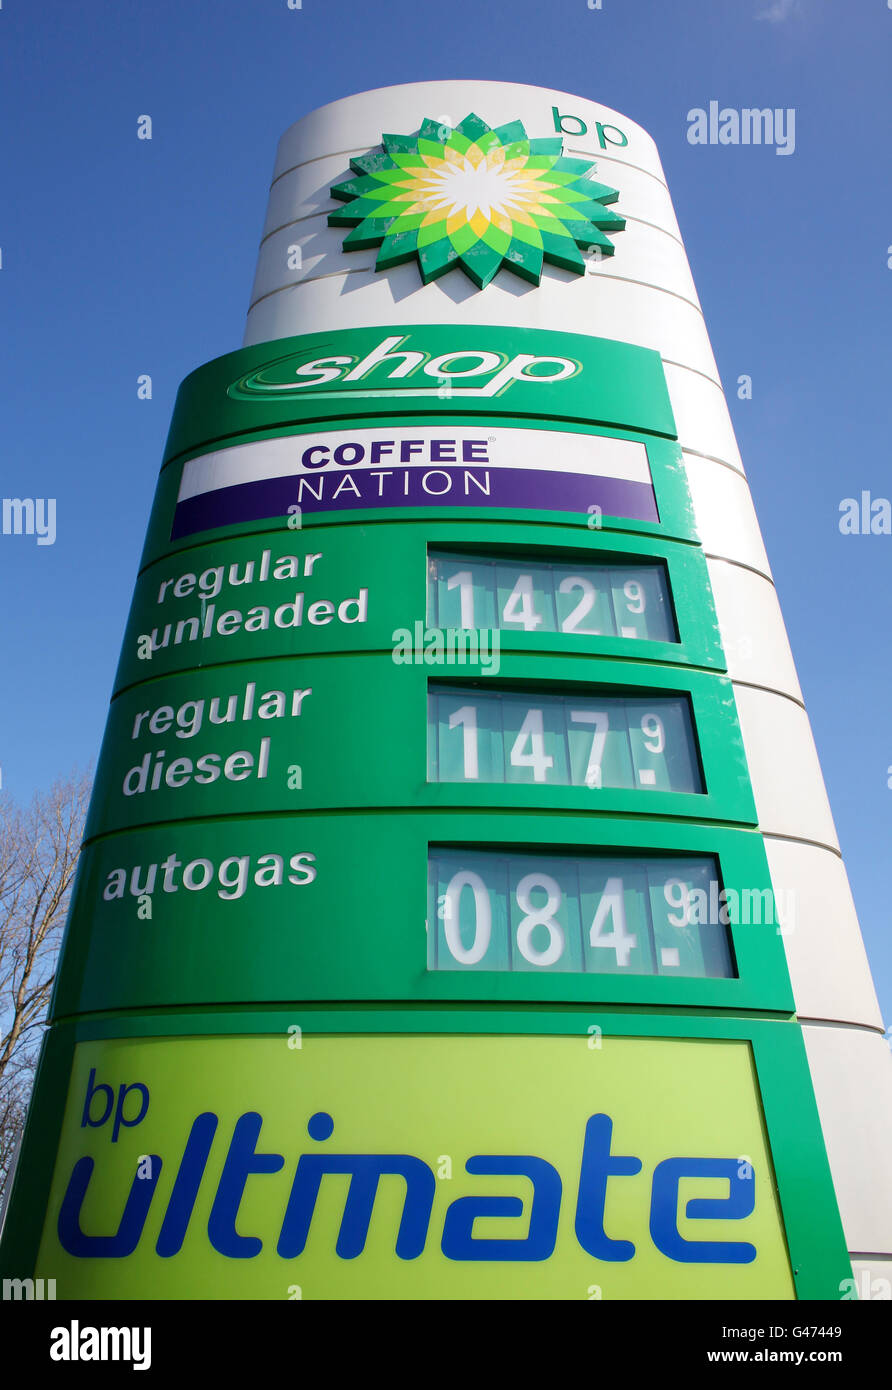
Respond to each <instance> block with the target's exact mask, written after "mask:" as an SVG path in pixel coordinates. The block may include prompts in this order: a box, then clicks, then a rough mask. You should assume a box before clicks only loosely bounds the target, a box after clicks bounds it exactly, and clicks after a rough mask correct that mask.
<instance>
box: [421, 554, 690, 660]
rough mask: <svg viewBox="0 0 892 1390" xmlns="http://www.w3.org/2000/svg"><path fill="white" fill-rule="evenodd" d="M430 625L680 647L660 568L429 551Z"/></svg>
mask: <svg viewBox="0 0 892 1390" xmlns="http://www.w3.org/2000/svg"><path fill="white" fill-rule="evenodd" d="M428 621H429V622H430V623H432V624H433V625H434V626H435V627H441V628H449V627H456V628H489V629H493V628H500V629H502V630H504V631H509V632H564V633H568V634H575V635H577V636H579V637H634V638H642V639H644V640H645V641H651V642H677V641H678V634H677V632H676V629H675V620H674V618H673V615H672V605H671V602H670V599H669V585H668V581H667V578H666V570H665V567H664V566H663V565H662V564H660V563H659V562H655V563H653V564H637V565H593V564H586V563H577V562H576V561H573V562H568V561H563V562H557V561H556V562H554V563H549V562H547V561H536V562H534V563H531V562H529V561H526V560H520V559H518V560H513V559H511V558H510V557H506V558H504V559H495V558H493V559H489V558H487V557H485V556H479V555H459V554H452V553H450V552H448V551H439V550H430V551H428Z"/></svg>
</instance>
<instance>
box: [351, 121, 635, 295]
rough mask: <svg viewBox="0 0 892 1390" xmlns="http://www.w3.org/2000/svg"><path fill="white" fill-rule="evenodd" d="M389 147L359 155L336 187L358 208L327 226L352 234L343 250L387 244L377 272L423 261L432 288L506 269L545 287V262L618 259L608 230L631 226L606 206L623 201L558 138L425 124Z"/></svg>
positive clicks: (579, 268)
mask: <svg viewBox="0 0 892 1390" xmlns="http://www.w3.org/2000/svg"><path fill="white" fill-rule="evenodd" d="M382 145H383V149H382V150H377V151H374V152H373V153H371V154H367V155H362V156H360V157H359V158H357V159H351V161H350V167H351V169H352V170H353V171H354V173H355V174H356V175H357V177H356V178H351V179H348V180H347V181H346V182H344V183H339V184H335V185H334V187H333V188H332V190H331V193H332V197H333V198H338V199H339V200H340V201H342V202H344V203H346V204H347V205H348V206H347V207H345V208H344V209H342V210H338V211H337V212H333V213H331V214H330V215H329V219H328V224H329V226H330V227H352V228H353V230H352V231H351V232H350V233H349V235H348V236H347V237H345V239H344V249H345V250H348V251H361V250H367V249H368V248H369V247H374V246H380V248H381V249H380V251H379V252H378V258H377V261H376V263H375V268H376V269H377V270H388V269H390V267H391V266H396V265H401V264H403V263H404V262H406V261H411V260H414V259H415V258H416V257H417V259H418V264H419V266H420V268H421V275H422V279H423V280H424V282H425V284H428V283H429V282H430V281H431V280H436V279H437V278H438V277H439V276H441V275H445V273H446V272H447V271H448V270H451V269H452V268H453V267H455V266H461V268H462V270H464V272H465V273H466V274H467V275H469V276H470V278H471V279H472V280H473V282H474V284H475V285H476V286H477V287H478V288H479V289H483V287H484V286H485V285H488V284H489V282H490V280H491V279H492V278H493V276H494V275H495V273H496V271H497V270H499V268H500V267H501V266H503V265H504V266H506V267H507V268H508V269H509V270H513V271H514V272H515V274H517V275H521V276H523V278H524V279H525V280H529V281H531V282H532V283H533V284H534V285H537V284H538V283H539V281H540V279H541V277H542V266H543V263H544V262H545V261H549V262H550V263H551V264H552V265H557V266H562V267H563V268H564V269H565V270H571V271H575V272H576V273H577V274H579V275H582V274H583V273H584V272H585V269H586V264H587V261H586V256H585V255H583V252H588V253H589V256H590V255H591V254H592V248H595V250H596V253H598V254H600V255H604V256H612V255H613V249H614V248H613V244H612V242H611V241H610V239H609V237H607V236H606V235H605V233H606V232H608V231H609V232H619V231H622V229H623V227H624V226H625V225H626V224H625V220H624V219H623V218H622V217H619V216H618V215H617V214H616V213H615V212H611V211H610V209H609V208H608V207H606V206H605V205H606V204H607V203H614V202H616V200H617V198H618V197H619V194H618V193H617V191H616V189H615V188H608V187H607V185H606V184H603V183H596V182H594V180H593V179H591V178H590V177H589V174H590V172H591V170H592V169H593V168H594V165H593V164H592V163H591V162H590V161H587V160H583V159H569V158H565V157H564V154H563V141H562V140H561V139H560V137H558V138H556V139H555V138H550V139H541V140H531V139H530V138H529V137H528V135H527V133H526V130H525V129H524V127H523V123H522V122H521V121H512V122H510V124H508V125H502V126H498V127H496V128H495V129H493V128H491V127H490V126H488V125H487V124H486V123H485V122H484V121H482V120H481V119H480V117H479V116H475V115H473V114H471V115H469V116H466V117H465V119H464V120H463V121H462V122H461V124H460V125H457V126H455V127H452V126H448V125H443V124H442V122H438V121H432V120H425V121H424V122H423V124H422V126H421V129H420V130H419V132H418V134H417V135H385V136H383V137H382Z"/></svg>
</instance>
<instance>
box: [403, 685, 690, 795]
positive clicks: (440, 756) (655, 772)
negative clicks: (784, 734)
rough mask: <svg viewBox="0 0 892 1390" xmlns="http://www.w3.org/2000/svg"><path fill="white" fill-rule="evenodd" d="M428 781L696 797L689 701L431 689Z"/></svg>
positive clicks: (454, 688) (438, 687) (473, 689)
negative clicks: (626, 790)
mask: <svg viewBox="0 0 892 1390" xmlns="http://www.w3.org/2000/svg"><path fill="white" fill-rule="evenodd" d="M428 781H431V782H479V783H486V782H503V783H509V784H510V783H513V784H521V785H539V786H560V787H591V788H598V787H626V788H631V787H641V788H650V789H651V790H657V791H671V792H702V791H703V782H702V778H701V775H700V768H699V761H698V758H697V749H696V743H695V738H694V731H693V721H692V719H691V711H690V706H689V704H688V702H687V700H685V699H683V698H680V697H675V698H672V697H665V696H656V695H655V696H653V697H648V698H647V699H641V698H638V697H636V698H634V699H633V698H628V697H624V696H617V695H610V696H603V697H602V696H598V695H595V696H589V695H586V696H578V695H566V696H559V695H546V694H543V693H542V692H541V691H528V692H522V693H519V692H516V691H505V690H503V691H498V690H491V689H487V690H480V689H476V688H473V687H461V686H440V685H432V686H430V688H429V691H428Z"/></svg>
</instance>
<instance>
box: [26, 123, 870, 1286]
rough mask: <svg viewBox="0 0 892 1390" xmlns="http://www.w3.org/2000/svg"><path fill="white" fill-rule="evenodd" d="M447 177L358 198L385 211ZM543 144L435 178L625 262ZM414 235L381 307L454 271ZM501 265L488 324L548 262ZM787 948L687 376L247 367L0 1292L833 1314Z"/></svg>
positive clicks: (196, 489) (301, 364) (531, 363)
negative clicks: (717, 591)
mask: <svg viewBox="0 0 892 1390" xmlns="http://www.w3.org/2000/svg"><path fill="white" fill-rule="evenodd" d="M428 134H429V133H428ZM427 138H428V136H427V135H423V137H419V139H418V141H417V142H416V143H417V146H418V149H417V152H416V151H415V150H414V149H410V148H405V147H403V146H401V145H400V143H399V142H396V143H395V144H394V145H393V148H392V149H391V148H390V146H388V156H387V159H388V160H389V161H390V163H388V162H386V161H383V162H382V161H379V162H378V164H377V165H375V167H374V168H371V167H370V168H368V169H366V170H365V171H364V174H363V178H369V179H373V180H377V182H376V183H375V188H380V189H382V190H384V192H385V193H386V194H388V196H390V197H393V198H395V199H397V200H399V199H400V197H401V195H400V194H399V193H398V192H396V191H395V190H397V189H399V188H400V187H402V180H403V176H404V174H405V171H406V170H407V169H408V170H411V169H417V167H418V166H417V164H415V163H413V161H414V160H415V159H416V153H418V154H424V155H429V154H430V152H429V151H427V150H426V149H424V150H422V145H423V143H424V140H426V139H427ZM524 142H525V136H523V135H522V134H521V133H519V132H517V131H513V130H512V129H511V128H506V129H502V130H499V131H488V130H487V129H486V128H482V127H481V128H479V129H478V128H477V127H476V126H475V127H474V128H473V129H472V128H471V125H470V124H469V122H467V121H466V122H463V123H462V126H461V127H457V128H456V130H455V131H450V132H449V134H448V135H447V136H446V137H445V138H444V139H442V140H439V139H438V140H435V142H434V143H436V144H437V148H438V151H439V153H440V156H441V163H442V162H446V163H448V162H449V161H450V160H452V159H454V158H456V157H458V156H459V155H460V156H461V158H466V159H468V160H472V158H473V159H476V158H477V156H478V154H479V156H480V159H481V160H484V161H485V162H487V167H492V168H495V167H496V164H498V167H499V168H501V169H504V170H509V166H510V169H511V170H513V172H512V177H514V176H515V175H516V176H517V177H521V176H522V177H523V178H524V179H527V180H528V181H529V186H530V187H531V188H532V187H533V186H535V187H537V188H540V190H541V185H542V183H543V180H544V178H545V175H547V176H548V178H551V179H555V178H558V177H560V179H561V180H562V182H561V184H560V186H561V187H562V188H563V189H564V190H565V194H564V195H563V196H562V198H561V199H559V200H558V203H557V204H553V205H552V209H553V215H554V216H556V217H557V218H558V220H559V221H562V225H563V226H564V227H565V231H566V234H567V235H566V237H565V240H567V241H569V242H570V243H571V244H572V245H573V246H574V247H575V246H576V245H577V244H581V245H592V244H597V241H596V240H595V241H592V240H591V239H589V240H588V241H586V236H588V237H589V238H591V236H592V233H591V232H589V233H586V234H585V235H581V234H579V222H578V220H577V218H576V216H575V214H579V215H582V214H584V215H585V216H586V217H588V219H589V221H590V223H591V224H592V225H593V226H594V227H595V228H596V229H597V228H600V227H601V226H602V223H603V224H604V225H605V226H606V225H607V221H609V219H607V220H605V217H606V214H605V217H601V213H598V212H597V210H596V209H595V208H591V207H586V205H585V204H584V203H582V202H580V201H579V198H578V197H577V193H578V177H579V174H580V171H578V170H575V169H573V168H570V167H567V166H568V165H572V164H573V163H574V162H573V161H563V160H562V158H561V157H560V155H559V152H556V151H539V150H536V149H534V146H535V144H536V142H526V148H524V149H521V148H520V146H522V145H524ZM475 151H476V153H475ZM499 151H501V153H499ZM518 160H520V161H521V163H517V162H516V161H518ZM500 161H501V162H500ZM434 162H436V161H434ZM391 166H392V167H391ZM395 171H396V172H395ZM391 175H394V177H391ZM412 177H415V175H414V174H413V175H412ZM342 192H343V194H344V196H345V197H346V196H348V195H350V197H352V196H353V194H354V193H355V194H356V197H355V198H353V206H352V213H350V216H351V217H352V218H353V220H354V221H355V220H357V218H358V217H359V216H360V215H361V216H362V217H363V221H361V222H359V223H358V232H359V238H358V239H359V240H361V239H362V238H363V237H369V238H371V237H373V236H375V235H377V233H378V231H379V230H381V228H379V227H377V226H373V225H372V223H378V222H380V221H381V220H382V219H379V218H371V222H370V221H369V217H370V214H368V213H367V211H366V208H365V200H366V199H369V198H372V197H373V194H374V196H375V197H377V194H376V193H375V190H374V189H373V188H372V187H371V186H370V185H369V186H367V185H366V184H364V183H363V184H362V186H361V187H358V188H356V189H350V188H347V187H346V186H345V187H344V189H343V190H342ZM382 205H383V206H387V207H388V212H387V217H390V215H391V211H392V208H390V207H389V205H388V204H387V199H386V198H385V199H384V201H383V204H382ZM350 206H351V204H350V203H349V202H348V203H347V209H348V212H349V209H350ZM400 207H402V203H400ZM555 209H556V210H555ZM568 209H569V210H570V211H568ZM562 210H563V211H562ZM571 212H572V213H573V214H574V215H571ZM602 212H603V209H602ZM345 215H346V214H345ZM393 215H394V217H395V218H396V219H397V221H396V222H394V223H392V224H389V227H388V229H384V230H385V232H386V235H385V238H384V242H383V245H382V251H383V253H384V256H385V260H387V258H391V259H392V258H393V257H395V256H397V255H402V254H403V253H406V254H408V250H407V248H408V247H409V242H399V238H400V237H403V236H407V235H408V236H409V241H410V242H411V241H412V238H413V236H414V243H413V245H412V249H411V254H412V255H415V254H418V255H419V256H420V257H421V259H422V264H423V265H424V266H425V267H426V273H429V274H431V275H432V274H434V273H435V271H436V266H437V265H439V264H445V263H447V262H448V259H449V254H448V252H446V251H444V250H443V245H442V244H441V242H442V238H441V236H440V232H439V231H436V229H435V228H434V224H432V223H431V224H427V225H428V226H429V227H430V228H432V229H433V230H431V231H430V233H428V232H427V231H425V234H424V238H423V237H422V235H421V226H420V225H419V227H418V228H417V229H414V230H413V229H412V228H409V227H407V226H404V225H403V224H402V222H401V219H402V217H403V216H404V215H405V216H409V217H410V218H411V217H414V216H415V214H410V213H408V212H406V213H405V214H404V213H402V212H401V211H400V210H399V208H398V209H397V211H396V212H395V213H394V214H393ZM599 218H600V219H601V220H599ZM385 220H386V219H385ZM496 221H497V220H496ZM534 221H535V219H534ZM540 221H541V219H540ZM472 222H473V218H472V219H471V222H469V225H471V223H472ZM493 225H496V222H494V223H493ZM523 225H526V224H524V223H523V222H522V219H521V221H520V222H519V223H518V226H523ZM537 226H539V231H540V232H541V234H542V242H543V245H542V248H541V249H542V254H543V255H545V254H546V253H551V251H552V250H553V243H552V241H550V240H549V238H551V237H557V236H560V235H563V234H562V233H560V232H558V231H556V230H555V229H554V228H552V229H551V230H548V229H546V228H543V227H542V226H540V225H539V224H538V223H537ZM415 230H417V233H418V234H417V236H415V234H414V232H415ZM435 231H436V235H434V232H435ZM475 234H476V233H475ZM446 235H447V240H448V242H449V246H450V247H451V248H452V250H453V251H455V250H456V248H461V247H462V246H464V243H463V241H462V235H460V234H459V232H458V231H456V232H455V233H453V231H451V230H449V229H448V228H447V232H446ZM505 235H508V233H507V232H506V233H505ZM480 236H481V238H482V244H483V245H485V246H487V247H488V248H489V249H488V251H487V252H486V254H485V255H484V253H483V252H482V251H477V250H475V248H474V247H473V246H471V245H470V243H469V244H468V245H467V246H466V247H464V249H463V250H461V249H459V250H458V254H459V255H461V256H462V257H464V259H463V264H464V265H465V268H466V269H467V270H468V271H469V273H472V275H477V276H478V277H479V278H480V279H481V280H485V278H486V276H487V275H488V274H489V269H490V268H491V265H492V260H491V256H493V255H495V254H496V253H498V254H500V255H507V256H508V258H509V262H510V259H511V257H512V255H513V252H512V247H515V249H516V243H518V244H519V243H523V237H524V234H523V233H522V232H521V231H518V228H517V227H514V228H513V229H512V231H511V238H512V239H511V241H510V242H509V243H508V244H507V246H505V247H503V249H502V251H499V247H500V246H502V241H501V240H500V239H499V238H498V237H495V238H494V237H493V235H492V233H491V229H490V228H487V229H484V230H483V231H482V232H481V233H480ZM438 238H440V240H438ZM398 243H399V244H398ZM422 243H424V244H422ZM524 244H526V245H530V244H532V243H530V242H527V243H524ZM443 255H445V257H446V260H445V261H443V260H442V256H443ZM437 256H441V260H440V261H437V260H436V257H437ZM432 257H433V259H432ZM487 257H490V259H489V260H488V259H487ZM515 264H516V265H520V264H521V262H520V261H517V262H515ZM523 264H524V265H525V266H526V268H527V271H531V268H534V258H533V259H530V258H527V259H526V260H525V261H523ZM783 930H784V926H783V921H782V914H779V913H778V911H777V905H776V903H775V899H774V891H773V885H772V883H771V879H770V875H769V870H768V862H767V859H766V855H765V849H764V846H763V843H762V838H761V836H760V834H759V832H758V829H757V817H756V808H755V805H754V801H753V795H752V788H751V786H750V780H749V774H748V770H747V766H746V761H745V757H744V750H743V744H742V740H741V736H740V729H739V725H738V719H737V711H736V708H735V702H734V695H733V690H732V686H731V683H730V681H729V679H728V676H727V673H726V665H725V659H724V655H723V653H722V649H721V644H720V642H719V638H718V627H717V622H716V616H715V609H714V604H713V601H712V594H711V590H710V586H709V577H708V571H707V566H706V559H705V557H704V555H703V553H702V549H701V547H700V544H699V541H698V538H697V534H696V529H695V526H694V521H693V514H692V508H691V502H690V498H689V496H688V492H687V486H686V481H685V474H684V469H683V465H682V461H681V455H680V450H679V447H678V443H677V440H676V439H675V426H674V422H673V419H672V412H671V409H670V406H669V398H668V394H667V391H666V384H665V380H664V377H663V371H662V364H661V362H660V358H659V356H658V354H656V353H654V352H648V351H644V350H643V349H640V348H637V347H634V346H630V345H628V344H624V343H613V342H608V341H605V340H601V339H596V338H588V337H584V336H581V335H573V334H560V333H545V332H538V331H532V330H517V329H505V328H495V327H488V326H483V327H480V326H476V327H475V326H468V325H461V326H457V325H453V326H443V325H422V326H419V325H412V324H409V325H405V326H401V327H399V326H398V327H394V328H390V329H380V328H364V329H357V330H355V331H340V330H339V331H333V332H331V333H328V334H314V335H308V336H307V337H304V338H296V339H286V340H283V341H281V342H278V343H275V344H265V345H261V346H260V347H253V348H248V349H244V350H242V351H240V352H235V353H231V354H229V355H228V356H226V357H223V358H220V359H218V360H217V361H215V362H211V363H209V364H207V365H206V366H205V367H202V368H200V369H199V371H198V372H196V373H193V375H192V376H191V377H189V378H188V379H187V381H186V382H185V383H184V384H183V386H182V388H181V391H180V395H179V397H178V402H177V407H176V411H175V415H174V421H173V424H172V428H171V435H170V440H169V442H168V448H167V452H166V456H165V462H164V465H163V468H162V472H161V477H160V480H159V485H158V491H157V495H156V499H155V504H154V508H153V513H152V517H151V521H150V524H149V530H148V536H147V540H146V545H145V550H144V555H143V563H142V567H141V570H140V574H139V578H138V581H137V585H136V589H135V593H134V598H133V604H132V609H131V614H130V619H129V622H128V626H127V631H126V634H125V638H124V644H123V650H122V654H121V660H120V664H119V668H118V672H117V676H116V681H115V689H114V693H113V698H112V703H111V710H110V714H109V719H108V725H107V729H106V735H105V739H104V743H103V748H102V753H101V757H100V763H99V768H98V772H97V778H96V786H95V791H94V795H93V800H92V804H91V808H90V813H89V818H88V823H87V829H86V839H85V845H84V849H83V853H82V858H81V862H80V866H79V872H78V878H77V883H76V886H75V891H74V894H73V902H72V908H71V914H70V919H69V923H68V928H67V932H66V937H65V944H64V949H63V953H62V958H61V963H60V968H59V972H58V977H57V982H56V988H55V994H54V998H53V1003H52V1027H51V1029H50V1032H49V1036H48V1040H47V1044H46V1048H45V1053H44V1058H43V1062H42V1065H41V1070H40V1075H39V1078H38V1083H37V1090H36V1098H35V1104H34V1106H33V1107H32V1116H31V1119H30V1121H29V1127H28V1131H27V1134H26V1138H25V1142H24V1147H23V1151H22V1160H21V1165H20V1168H19V1173H18V1176H17V1178H16V1182H15V1188H14V1191H13V1196H12V1204H11V1207H10V1215H9V1220H8V1223H7V1231H6V1234H5V1236H4V1245H3V1273H4V1275H7V1274H8V1276H9V1277H12V1278H23V1277H30V1276H31V1274H32V1273H33V1272H36V1273H38V1274H39V1275H41V1274H44V1273H46V1274H47V1275H49V1276H51V1277H54V1278H56V1279H57V1281H58V1287H59V1296H60V1297H77V1296H91V1297H97V1298H102V1297H109V1296H127V1297H149V1298H154V1297H170V1296H184V1297H224V1296H225V1297H227V1298H232V1297H236V1298H261V1297H263V1298H287V1297H293V1296H295V1295H294V1293H293V1290H294V1289H295V1288H297V1289H298V1290H299V1291H300V1295H301V1296H307V1297H326V1298H327V1297H345V1298H352V1297H362V1296H364V1295H363V1290H364V1289H365V1290H366V1296H367V1295H368V1290H370V1289H374V1291H375V1296H379V1297H409V1296H411V1297H430V1298H448V1297H453V1296H464V1297H468V1296H474V1297H480V1298H486V1297H499V1298H502V1297H505V1296H517V1297H529V1298H550V1297H579V1298H587V1297H591V1296H593V1295H592V1293H591V1290H592V1289H599V1290H602V1291H603V1296H604V1297H629V1296H634V1297H641V1298H671V1297H679V1296H683V1297H698V1298H699V1297H704V1298H706V1297H724V1298H738V1297H739V1298H750V1297H769V1296H771V1297H794V1296H800V1297H832V1296H834V1290H835V1288H836V1287H837V1286H838V1282H839V1279H840V1278H842V1277H844V1276H845V1274H846V1273H847V1268H846V1266H845V1259H844V1254H843V1253H841V1251H842V1246H841V1236H840V1233H839V1230H838V1219H837V1217H836V1213H835V1208H834V1206H833V1197H832V1188H831V1186H830V1182H829V1176H828V1173H827V1165H826V1158H825V1155H824V1152H823V1147H822V1142H821V1138H820V1128H819V1125H818V1121H817V1116H816V1112H815V1108H814V1104H813V1100H812V1098H811V1093H810V1089H809V1081H808V1072H807V1066H806V1064H805V1060H804V1052H803V1049H802V1043H801V1038H800V1035H799V1026H798V1024H797V1023H796V1022H795V1020H794V1019H792V1018H791V1015H792V1011H793V998H792V993H791V989H790V981H789V978H788V975H787V970H786V964H785V957H784V949H783V941H782V939H781V933H782V931H783ZM735 1020H736V1022H735ZM741 1020H744V1022H741ZM602 1039H603V1049H602V1046H601V1040H602ZM667 1098H668V1099H667ZM670 1102H671V1103H670ZM443 1154H446V1155H447V1156H450V1155H451V1162H452V1164H453V1168H452V1172H451V1174H448V1175H447V1174H446V1173H444V1172H440V1171H439V1169H438V1166H437V1165H438V1164H439V1163H440V1159H441V1156H442V1155H443ZM615 1164H622V1165H624V1166H623V1167H622V1168H621V1169H619V1168H616V1167H614V1166H612V1165H615ZM620 1171H621V1172H622V1173H623V1174H624V1175H625V1176H623V1177H622V1178H620V1177H619V1176H618V1174H619V1172H620ZM326 1174H335V1175H340V1178H341V1184H340V1187H338V1186H337V1185H336V1184H333V1183H329V1182H327V1181H326V1182H323V1181H322V1179H323V1177H324V1176H325V1175H326ZM613 1174H616V1175H617V1176H612V1175H613ZM345 1176H347V1177H350V1184H351V1185H350V1186H349V1193H348V1195H347V1196H346V1204H345V1188H344V1184H343V1178H344V1177H345ZM608 1177H609V1184H610V1185H609V1192H608V1194H607V1199H606V1205H605V1181H606V1180H607V1178H608ZM394 1178H396V1179H398V1181H397V1182H396V1183H394V1181H393V1179H394ZM494 1178H495V1179H498V1182H497V1183H496V1185H495V1186H494V1185H493V1179H494ZM806 1179H807V1189H808V1194H809V1195H808V1202H807V1204H806V1205H805V1206H804V1205H803V1200H802V1190H803V1184H804V1183H805V1182H806ZM496 1194H497V1195H496ZM680 1194H681V1195H680ZM806 1206H807V1210H806ZM372 1207H374V1220H372ZM815 1213H818V1214H820V1216H821V1220H820V1221H818V1222H814V1221H813V1218H814V1216H815ZM810 1222H812V1223H813V1224H810Z"/></svg>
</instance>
